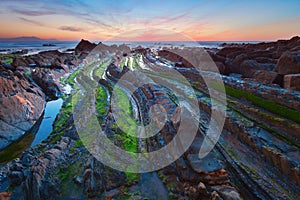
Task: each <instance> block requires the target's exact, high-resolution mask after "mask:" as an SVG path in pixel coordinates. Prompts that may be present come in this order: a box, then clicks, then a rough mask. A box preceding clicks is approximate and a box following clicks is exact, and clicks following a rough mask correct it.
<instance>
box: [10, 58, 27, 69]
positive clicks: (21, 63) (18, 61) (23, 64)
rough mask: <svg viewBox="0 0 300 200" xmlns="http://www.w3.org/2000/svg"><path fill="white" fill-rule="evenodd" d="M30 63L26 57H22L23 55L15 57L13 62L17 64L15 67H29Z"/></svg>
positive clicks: (14, 64)
mask: <svg viewBox="0 0 300 200" xmlns="http://www.w3.org/2000/svg"><path fill="white" fill-rule="evenodd" d="M28 65H29V63H28V62H27V61H26V60H25V59H24V58H21V57H15V58H14V60H13V62H12V66H15V67H20V66H21V67H28Z"/></svg>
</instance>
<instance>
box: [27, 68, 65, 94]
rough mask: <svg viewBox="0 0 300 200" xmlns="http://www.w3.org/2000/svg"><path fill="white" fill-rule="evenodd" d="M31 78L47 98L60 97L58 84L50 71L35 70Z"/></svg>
mask: <svg viewBox="0 0 300 200" xmlns="http://www.w3.org/2000/svg"><path fill="white" fill-rule="evenodd" d="M32 78H33V80H34V81H35V82H36V83H37V84H38V85H39V86H40V87H41V88H42V89H43V92H44V93H45V94H46V96H47V97H50V98H51V99H57V98H58V97H59V96H60V94H61V91H60V88H59V83H58V82H57V81H56V80H55V79H54V78H53V74H52V72H51V71H50V70H46V69H45V70H36V71H35V72H33V73H32Z"/></svg>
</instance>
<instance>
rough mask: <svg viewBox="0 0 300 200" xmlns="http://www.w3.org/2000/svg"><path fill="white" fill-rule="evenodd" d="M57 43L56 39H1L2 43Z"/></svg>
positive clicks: (32, 37)
mask: <svg viewBox="0 0 300 200" xmlns="http://www.w3.org/2000/svg"><path fill="white" fill-rule="evenodd" d="M49 41H52V42H53V41H57V40H56V39H41V38H38V37H34V36H31V37H15V38H0V42H49Z"/></svg>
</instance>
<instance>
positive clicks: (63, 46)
mask: <svg viewBox="0 0 300 200" xmlns="http://www.w3.org/2000/svg"><path fill="white" fill-rule="evenodd" d="M91 42H94V43H96V44H98V43H99V41H91ZM78 43H79V41H51V42H46V41H41V42H0V53H12V52H16V51H20V50H28V53H27V55H31V54H35V53H38V52H41V51H47V50H59V51H61V52H64V51H66V50H67V49H74V48H75V47H76V45H77V44H78ZM223 43H227V44H230V43H238V44H241V43H258V41H250V42H249V41H238V42H237V41H234V42H231V41H198V42H193V41H183V42H179V41H176V42H172V41H167V42H163V41H159V42H131V41H130V42H121V41H103V44H106V45H113V44H116V45H121V44H126V45H128V46H130V47H132V48H134V47H137V46H142V47H148V48H157V49H159V48H162V47H171V46H176V47H179V48H182V47H203V48H222V47H221V46H220V45H221V44H223ZM44 44H51V45H53V46H43V45H44Z"/></svg>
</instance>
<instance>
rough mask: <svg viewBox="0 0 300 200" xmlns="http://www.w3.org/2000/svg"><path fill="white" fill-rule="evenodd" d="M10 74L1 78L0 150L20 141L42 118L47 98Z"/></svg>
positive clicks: (37, 89)
mask: <svg viewBox="0 0 300 200" xmlns="http://www.w3.org/2000/svg"><path fill="white" fill-rule="evenodd" d="M6 73H8V74H7V75H6V76H4V77H3V74H2V75H1V76H0V107H1V109H0V130H1V132H0V150H1V149H3V148H4V147H6V146H7V145H9V144H10V143H12V142H13V141H16V140H17V139H19V138H20V137H21V136H23V134H24V133H25V132H26V131H27V130H29V129H30V128H31V127H32V126H33V125H34V124H35V123H36V121H37V120H38V119H39V118H40V116H41V115H42V113H43V111H44V106H45V96H44V94H43V93H42V91H41V90H40V88H38V87H37V86H35V85H33V84H31V83H29V82H28V81H27V80H26V79H23V78H22V77H21V79H20V78H19V77H17V76H14V74H13V73H9V71H6Z"/></svg>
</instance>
